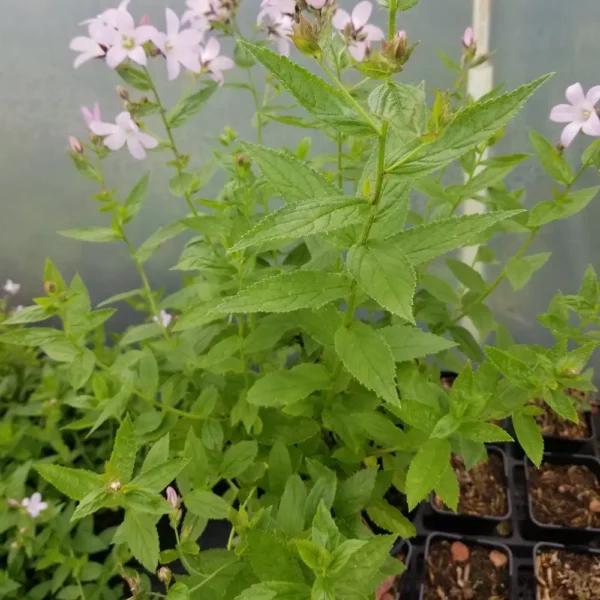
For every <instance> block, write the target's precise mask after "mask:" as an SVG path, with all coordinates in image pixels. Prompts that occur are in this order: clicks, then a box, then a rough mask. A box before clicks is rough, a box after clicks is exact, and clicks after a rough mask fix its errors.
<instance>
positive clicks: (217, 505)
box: [183, 490, 232, 519]
mask: <svg viewBox="0 0 600 600" xmlns="http://www.w3.org/2000/svg"><path fill="white" fill-rule="evenodd" d="M183 502H184V504H185V505H186V507H187V509H188V510H189V511H190V512H191V513H193V514H195V515H196V516H198V517H204V518H205V519H227V518H229V516H230V514H231V511H232V508H231V506H229V504H227V502H225V500H223V498H221V496H217V495H216V494H213V493H212V492H207V491H203V490H194V491H193V492H190V493H189V494H186V495H185V496H184V498H183Z"/></svg>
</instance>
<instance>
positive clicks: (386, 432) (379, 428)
mask: <svg viewBox="0 0 600 600" xmlns="http://www.w3.org/2000/svg"><path fill="white" fill-rule="evenodd" d="M354 414H355V415H356V420H357V422H358V423H359V424H360V426H361V427H362V429H364V430H365V432H366V433H367V435H368V436H369V438H370V439H371V440H373V441H374V442H376V443H377V444H379V445H381V446H384V447H387V448H396V447H402V446H403V445H404V444H405V442H406V437H405V433H404V432H403V431H402V429H400V428H399V427H398V426H397V425H396V424H394V423H392V421H390V419H389V418H388V417H386V416H385V415H383V414H382V413H380V412H361V413H354Z"/></svg>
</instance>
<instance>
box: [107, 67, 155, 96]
mask: <svg viewBox="0 0 600 600" xmlns="http://www.w3.org/2000/svg"><path fill="white" fill-rule="evenodd" d="M116 71H117V73H118V74H119V75H120V77H121V78H122V79H123V81H125V83H128V84H129V85H130V86H131V87H134V88H135V89H136V90H142V91H147V90H151V89H152V81H150V78H149V77H148V75H147V74H146V73H145V72H144V71H140V70H139V69H135V68H134V67H132V66H130V65H125V64H121V65H119V66H118V67H117V69H116Z"/></svg>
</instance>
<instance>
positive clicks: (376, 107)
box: [369, 81, 427, 137]
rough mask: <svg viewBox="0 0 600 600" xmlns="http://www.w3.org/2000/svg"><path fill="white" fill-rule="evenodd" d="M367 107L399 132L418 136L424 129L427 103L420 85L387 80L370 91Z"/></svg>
mask: <svg viewBox="0 0 600 600" xmlns="http://www.w3.org/2000/svg"><path fill="white" fill-rule="evenodd" d="M369 107H370V109H371V110H372V111H373V112H374V113H375V114H376V115H377V116H378V117H379V118H381V119H385V120H386V121H388V122H389V123H390V125H392V127H395V128H396V129H398V130H399V131H401V132H408V133H409V134H412V135H414V136H415V137H418V136H420V135H422V134H423V133H424V131H425V126H426V114H427V105H426V103H425V89H424V87H422V86H419V87H417V86H413V85H407V84H404V83H395V82H392V81H388V82H386V83H384V84H382V85H380V86H378V87H376V88H375V89H374V90H373V91H372V92H371V94H370V95H369Z"/></svg>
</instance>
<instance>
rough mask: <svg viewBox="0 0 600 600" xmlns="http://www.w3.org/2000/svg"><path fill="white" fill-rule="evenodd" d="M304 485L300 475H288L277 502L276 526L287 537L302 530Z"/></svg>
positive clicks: (304, 501) (304, 500) (304, 502)
mask: <svg viewBox="0 0 600 600" xmlns="http://www.w3.org/2000/svg"><path fill="white" fill-rule="evenodd" d="M305 505H306V487H305V486H304V482H303V481H302V479H301V478H300V475H297V474H295V475H290V476H289V478H288V480H287V482H286V484H285V489H284V491H283V495H282V497H281V502H280V503H279V510H278V511H277V526H278V528H279V529H280V530H281V531H282V532H283V533H284V534H285V535H287V536H288V537H294V536H297V535H299V534H300V533H302V532H303V531H304V513H305Z"/></svg>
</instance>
